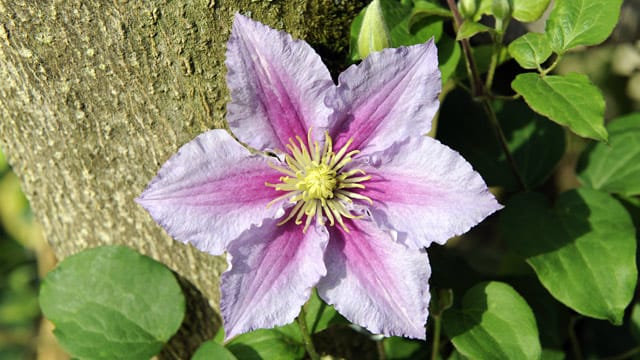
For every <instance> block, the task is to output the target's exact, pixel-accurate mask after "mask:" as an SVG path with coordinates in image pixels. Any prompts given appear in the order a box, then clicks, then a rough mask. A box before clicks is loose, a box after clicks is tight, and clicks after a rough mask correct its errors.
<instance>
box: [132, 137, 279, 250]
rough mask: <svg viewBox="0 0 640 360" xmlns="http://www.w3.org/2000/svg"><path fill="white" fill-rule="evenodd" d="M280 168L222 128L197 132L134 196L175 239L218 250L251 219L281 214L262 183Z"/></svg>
mask: <svg viewBox="0 0 640 360" xmlns="http://www.w3.org/2000/svg"><path fill="white" fill-rule="evenodd" d="M278 178H279V174H278V172H276V171H275V170H273V169H271V168H270V167H269V165H268V163H267V160H266V159H265V158H263V157H261V156H252V155H251V154H250V153H249V151H248V150H247V149H245V148H244V147H242V146H241V145H240V144H239V143H238V142H237V141H235V140H234V139H233V138H232V137H231V136H230V135H229V134H228V133H227V132H226V131H225V130H212V131H208V132H206V133H203V134H201V135H200V136H198V137H197V138H195V139H194V140H193V141H191V142H189V143H187V144H186V145H184V146H183V147H182V148H180V150H178V153H177V154H175V155H174V156H173V157H171V158H170V159H169V160H168V161H167V162H166V163H165V164H164V165H163V166H162V168H161V169H160V171H159V172H158V175H157V176H156V177H155V178H154V179H153V180H152V181H151V183H149V186H148V187H147V189H146V190H145V191H144V192H143V193H142V194H141V195H140V197H139V198H137V199H136V201H137V202H138V203H139V204H140V205H142V207H144V208H145V209H146V210H147V211H148V212H149V213H150V214H151V216H152V217H153V219H154V220H155V221H156V222H158V223H159V224H160V225H162V227H164V228H165V230H167V232H168V233H169V234H170V235H171V236H173V237H174V238H175V239H177V240H180V241H182V242H184V243H189V244H191V245H193V246H195V247H196V248H198V249H200V250H201V251H205V252H208V253H210V254H213V255H220V254H222V252H224V251H225V249H226V247H227V244H228V243H229V242H230V241H232V240H233V239H235V238H236V237H237V236H238V235H240V233H242V232H243V231H245V230H246V229H248V228H249V227H250V226H251V225H253V224H260V223H261V222H262V221H263V219H267V218H277V217H280V216H282V215H283V214H284V210H283V203H276V204H273V206H270V207H269V208H267V204H268V203H269V202H270V201H271V200H273V199H275V198H276V197H277V196H278V195H279V194H277V193H276V191H275V190H274V189H273V188H270V187H267V186H265V182H272V183H273V182H277V181H278Z"/></svg>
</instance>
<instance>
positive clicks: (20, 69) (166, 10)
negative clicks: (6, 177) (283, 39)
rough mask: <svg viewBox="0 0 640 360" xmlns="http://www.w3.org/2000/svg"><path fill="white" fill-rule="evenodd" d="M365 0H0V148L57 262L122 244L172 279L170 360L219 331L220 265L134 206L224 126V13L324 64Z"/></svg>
mask: <svg viewBox="0 0 640 360" xmlns="http://www.w3.org/2000/svg"><path fill="white" fill-rule="evenodd" d="M363 5H364V0H359V1H350V0H342V1H340V0H339V1H334V0H280V1H276V0H263V1H259V2H256V1H255V0H237V1H231V0H194V1H192V0H173V1H171V0H165V1H161V0H155V1H127V0H109V1H107V0H103V1H100V0H85V1H80V0H72V1H67V0H53V1H42V0H32V1H30V0H0V119H1V121H0V145H1V146H2V148H3V149H4V150H5V151H6V153H7V155H8V157H9V161H10V163H11V165H12V166H13V169H14V170H15V172H16V173H17V174H18V176H19V177H20V179H21V181H22V183H23V187H24V190H25V192H26V194H27V197H28V198H29V200H30V202H31V205H32V208H33V210H34V212H35V214H36V216H37V218H38V219H39V220H40V221H41V222H42V224H43V225H44V229H45V235H46V238H47V240H48V241H49V243H50V244H51V245H52V246H53V248H54V250H55V253H56V255H57V256H58V258H59V259H62V258H64V257H65V256H68V255H70V254H74V253H76V252H78V251H80V250H83V249H86V248H89V247H95V246H99V245H104V244H124V245H127V246H130V247H132V248H134V249H136V250H138V251H140V252H142V253H144V254H146V255H149V256H151V257H153V258H155V259H157V260H159V261H161V262H163V263H164V264H166V265H167V266H169V267H170V268H171V269H173V270H174V271H175V272H176V273H177V274H179V275H180V277H181V280H182V282H183V287H184V288H185V289H186V290H187V291H186V293H187V294H190V295H189V298H190V299H189V304H190V306H189V314H188V317H187V319H188V320H187V321H185V324H184V325H183V328H182V329H181V332H180V333H179V336H177V337H176V339H174V340H173V341H172V344H171V346H170V347H171V349H168V351H165V352H164V353H166V354H171V355H169V356H168V357H175V358H186V357H188V355H189V354H190V353H191V352H192V351H193V349H194V347H196V346H197V345H198V344H199V343H200V342H201V341H202V340H204V339H207V338H210V337H211V336H212V335H213V334H214V331H215V330H216V329H217V327H218V326H219V324H220V320H219V317H218V316H217V312H218V310H217V306H218V300H219V293H218V279H219V276H220V274H221V273H222V271H224V269H225V267H226V263H225V261H224V258H222V257H212V256H209V255H206V254H203V253H201V252H199V251H197V250H196V249H194V248H192V247H191V246H186V245H183V244H181V243H179V242H176V241H174V240H172V239H171V238H170V237H169V236H168V235H167V234H166V233H165V232H164V231H163V230H162V229H161V228H160V227H159V226H158V225H156V224H155V222H153V220H152V219H151V217H150V216H149V215H148V214H147V213H146V212H145V211H144V210H143V209H142V208H141V207H139V206H138V205H137V204H136V203H135V202H134V201H133V199H134V198H135V197H136V196H137V195H138V194H140V192H141V191H142V190H143V189H144V187H145V186H146V184H147V183H148V182H149V181H150V180H151V179H152V178H153V177H154V176H155V174H156V172H157V171H158V169H159V167H160V166H161V165H162V164H163V163H164V162H165V161H166V160H167V158H169V156H171V155H172V154H174V153H175V152H176V150H177V149H178V148H179V147H180V146H181V145H183V144H184V143H186V142H188V141H190V140H191V139H193V138H194V137H195V136H196V135H197V134H198V133H201V132H203V131H205V130H207V129H210V128H216V127H218V128H219V127H223V126H224V109H225V104H226V102H227V101H228V93H227V89H226V84H225V67H224V57H225V49H226V48H225V43H226V41H227V39H228V37H229V32H230V27H231V22H232V19H233V14H234V13H235V12H237V11H240V12H242V13H244V14H246V15H249V16H251V17H252V18H254V19H256V20H260V21H262V22H264V23H266V24H268V25H270V26H272V27H275V28H279V29H286V30H287V31H289V32H290V33H292V34H293V36H294V37H297V38H303V39H306V40H307V41H309V42H310V43H311V44H312V45H313V46H314V47H316V48H317V49H319V51H320V53H321V54H322V55H323V56H324V57H325V60H329V63H330V64H331V63H340V62H343V59H345V58H346V49H347V47H348V44H347V41H348V35H349V22H350V20H351V19H352V18H353V16H355V14H356V13H357V11H358V10H359V9H360V8H362V6H363ZM333 70H335V69H333ZM200 293H201V294H202V295H203V296H204V297H202V296H200V295H198V294H200ZM209 305H210V306H211V307H209ZM212 309H213V310H212Z"/></svg>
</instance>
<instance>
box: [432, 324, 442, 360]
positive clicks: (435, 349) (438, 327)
mask: <svg viewBox="0 0 640 360" xmlns="http://www.w3.org/2000/svg"><path fill="white" fill-rule="evenodd" d="M433 319H434V321H435V324H433V325H434V329H433V345H432V346H431V360H437V359H438V353H439V349H440V332H441V331H442V319H441V318H440V315H438V316H434V317H433Z"/></svg>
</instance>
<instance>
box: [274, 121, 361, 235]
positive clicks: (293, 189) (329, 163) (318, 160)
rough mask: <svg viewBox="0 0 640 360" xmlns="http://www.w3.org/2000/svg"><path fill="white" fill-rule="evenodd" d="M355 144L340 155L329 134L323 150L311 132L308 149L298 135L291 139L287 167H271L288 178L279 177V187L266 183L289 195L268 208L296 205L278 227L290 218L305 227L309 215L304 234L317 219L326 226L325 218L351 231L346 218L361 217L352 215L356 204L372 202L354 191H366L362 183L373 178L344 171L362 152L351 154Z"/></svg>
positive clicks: (354, 151)
mask: <svg viewBox="0 0 640 360" xmlns="http://www.w3.org/2000/svg"><path fill="white" fill-rule="evenodd" d="M352 142H353V139H350V140H349V141H348V142H347V143H346V144H345V145H344V146H343V147H342V148H341V149H340V150H339V151H338V152H334V151H333V142H332V141H331V137H330V136H329V134H328V133H326V134H325V142H324V146H323V147H322V149H320V145H319V144H318V142H317V141H313V142H312V141H311V130H309V134H308V135H307V144H309V147H307V145H306V144H305V143H304V142H303V140H302V139H301V138H300V137H299V136H296V139H295V140H294V139H289V144H287V150H289V154H286V155H285V162H286V166H278V165H275V164H270V166H271V167H272V168H274V169H275V170H278V171H279V172H281V173H282V174H284V175H285V176H281V177H280V183H278V184H271V183H265V185H266V186H269V187H273V188H275V189H276V190H278V191H284V192H286V193H285V194H283V195H282V196H279V197H278V198H276V199H274V200H272V201H271V202H270V203H269V205H267V206H270V205H271V204H273V203H275V202H276V201H279V200H281V199H285V198H286V199H288V200H289V202H291V203H294V204H295V205H294V206H293V208H292V209H291V211H290V212H289V214H288V215H287V216H286V217H285V218H284V219H283V220H282V221H280V222H279V223H278V225H282V224H284V223H286V222H287V221H289V220H291V219H295V220H294V221H295V223H296V224H302V222H303V221H302V218H303V217H304V216H306V221H305V222H304V223H305V225H304V228H303V230H302V231H303V232H306V231H307V228H308V227H309V225H310V224H311V221H312V220H313V219H314V218H315V219H316V221H317V222H318V223H319V224H324V223H325V218H326V219H327V220H329V224H330V225H331V226H333V225H334V224H335V223H338V224H339V225H340V226H341V227H342V228H343V229H345V231H347V232H349V229H348V228H347V227H346V226H345V224H344V220H343V218H349V219H357V218H360V217H361V216H356V215H353V214H352V213H351V205H352V204H353V201H354V200H362V201H367V202H369V203H370V204H371V203H373V202H372V201H371V199H370V198H369V197H367V196H364V195H361V194H358V193H355V192H353V191H352V190H353V189H364V185H363V184H361V183H362V182H365V181H366V180H369V179H371V176H367V175H366V174H365V172H364V171H362V170H360V169H350V170H345V169H344V167H345V166H346V165H347V164H349V163H350V162H351V161H352V158H353V156H354V155H356V154H357V153H359V151H358V150H352V151H348V150H349V146H350V145H351V143H352Z"/></svg>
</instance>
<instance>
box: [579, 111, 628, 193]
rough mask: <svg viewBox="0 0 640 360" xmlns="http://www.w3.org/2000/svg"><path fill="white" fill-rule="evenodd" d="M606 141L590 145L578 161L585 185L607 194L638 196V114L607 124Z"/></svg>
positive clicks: (581, 179) (580, 175)
mask: <svg viewBox="0 0 640 360" xmlns="http://www.w3.org/2000/svg"><path fill="white" fill-rule="evenodd" d="M607 130H608V131H609V143H607V144H603V143H596V144H592V145H591V146H590V147H589V148H587V150H586V151H585V152H584V153H583V154H582V157H581V158H580V161H579V163H578V177H579V179H580V181H581V182H582V183H583V184H584V185H585V186H588V187H590V188H593V189H598V190H602V191H606V192H610V193H617V194H622V195H627V196H633V195H640V113H635V114H631V115H627V116H625V117H622V118H619V119H617V120H614V121H613V122H611V123H610V124H609V125H608V126H607Z"/></svg>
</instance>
